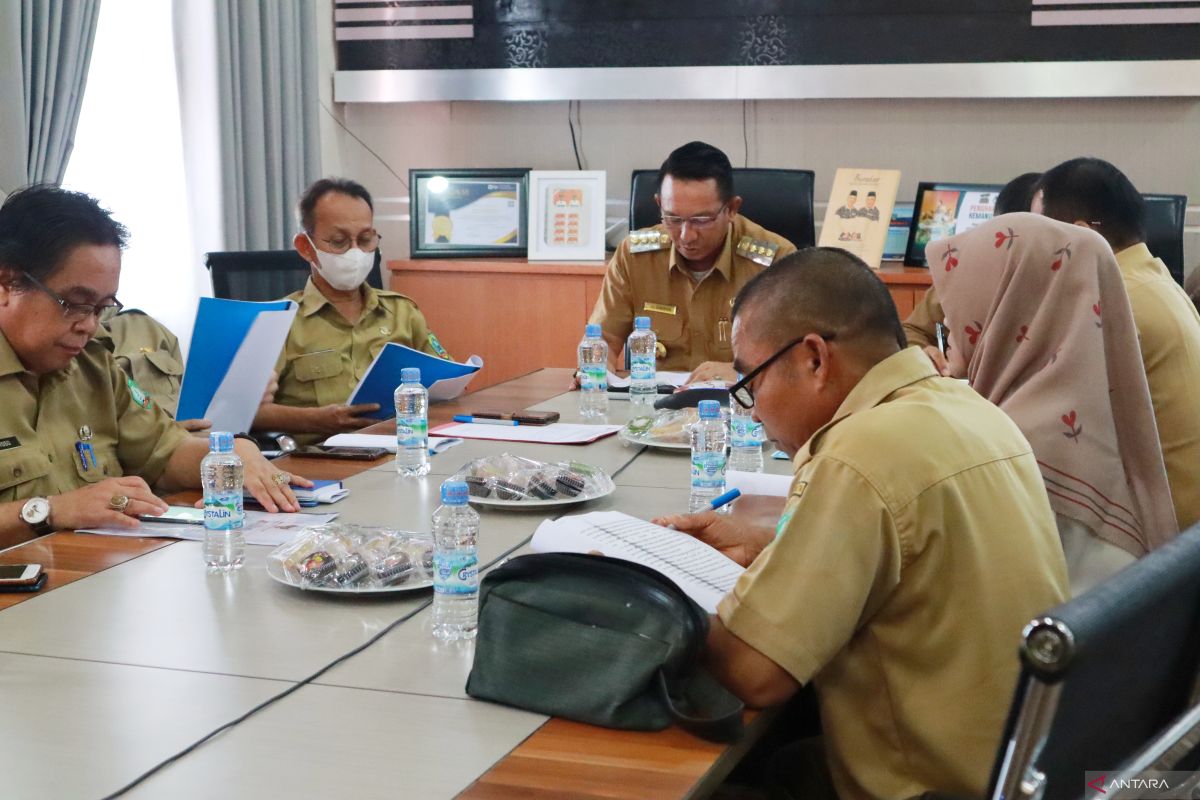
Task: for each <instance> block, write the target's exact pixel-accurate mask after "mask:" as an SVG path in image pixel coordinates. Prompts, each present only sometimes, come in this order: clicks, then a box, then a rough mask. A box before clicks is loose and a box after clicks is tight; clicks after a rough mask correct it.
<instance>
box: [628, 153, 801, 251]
mask: <svg viewBox="0 0 1200 800" xmlns="http://www.w3.org/2000/svg"><path fill="white" fill-rule="evenodd" d="M657 178H658V170H656V169H635V170H634V171H633V177H632V179H631V181H630V188H629V230H631V231H633V230H637V229H638V228H649V227H651V226H652V225H657V224H658V223H659V221H660V219H659V218H660V215H661V212H660V211H659V209H658V204H657V203H655V202H654V190H655V187H654V183H655V180H656V179H657ZM733 192H734V194H737V195H740V196H741V198H742V211H741V213H742V215H743V216H745V217H746V218H747V219H750V220H751V221H753V222H755V223H757V224H759V225H761V226H763V227H764V228H766V229H767V230H769V231H772V232H773V233H777V234H779V235H780V236H782V237H784V238H785V239H787V240H788V241H789V242H791V243H792V244H794V245H796V247H812V246H813V245H814V244H816V243H817V236H816V228H815V224H814V221H813V172H812V170H807V169H735V170H734V171H733Z"/></svg>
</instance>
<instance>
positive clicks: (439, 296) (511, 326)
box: [388, 259, 930, 391]
mask: <svg viewBox="0 0 1200 800" xmlns="http://www.w3.org/2000/svg"><path fill="white" fill-rule="evenodd" d="M604 268H605V265H604V264H603V263H601V262H595V263H578V262H577V263H551V262H546V263H541V262H538V263H533V264H531V263H529V262H528V261H525V260H523V259H521V260H518V259H474V260H471V259H462V260H449V259H447V260H443V259H421V260H408V261H389V262H388V269H389V270H390V271H391V284H390V285H391V288H392V289H393V290H395V291H397V292H401V293H403V294H406V295H408V296H409V297H411V298H412V299H413V300H415V301H416V303H417V305H418V306H420V308H421V311H422V313H424V314H425V319H426V321H428V323H429V328H430V330H432V331H434V332H435V333H436V334H437V335H438V338H439V339H441V341H442V344H443V345H445V346H446V349H447V350H449V351H450V353H451V354H452V355H453V356H454V358H455V359H458V360H462V359H465V358H466V357H467V356H469V355H472V354H477V355H479V356H480V357H481V358H483V361H484V368H483V369H482V370H480V373H479V375H478V376H477V377H476V378H475V380H474V381H472V382H471V386H470V388H471V390H472V391H475V390H479V389H482V388H484V387H486V386H492V385H494V384H497V383H501V382H502V381H507V380H510V379H512V378H515V377H517V376H519V375H524V374H526V373H528V372H532V371H533V370H535V369H541V368H543V367H573V366H574V365H575V358H576V356H575V348H576V346H577V345H578V344H579V339H580V337H582V335H583V326H584V324H586V322H587V318H588V315H589V314H590V313H591V311H592V307H593V306H594V305H595V304H596V298H597V297H599V296H600V284H601V283H602V282H603V280H604ZM879 277H880V278H882V279H883V281H884V283H886V284H887V287H888V291H889V292H891V295H892V299H893V300H894V301H895V302H896V308H897V310H898V311H899V312H900V319H904V318H905V317H907V316H908V315H909V313H910V312H911V311H912V309H913V306H914V305H915V304H916V303H917V301H918V300H920V299H921V296H922V295H923V294H924V293H925V291H926V290H927V289H928V288H929V285H930V279H929V271H928V270H925V269H914V268H906V267H893V266H890V265H889V266H885V267H884V268H883V269H881V270H880V271H879Z"/></svg>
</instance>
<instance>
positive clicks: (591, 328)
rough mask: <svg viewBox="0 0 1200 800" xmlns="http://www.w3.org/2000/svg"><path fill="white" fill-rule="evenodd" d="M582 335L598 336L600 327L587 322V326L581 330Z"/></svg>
mask: <svg viewBox="0 0 1200 800" xmlns="http://www.w3.org/2000/svg"><path fill="white" fill-rule="evenodd" d="M583 335H584V336H599V335H600V326H599V325H597V324H596V323H594V322H589V323H588V326H587V327H586V328H584V329H583Z"/></svg>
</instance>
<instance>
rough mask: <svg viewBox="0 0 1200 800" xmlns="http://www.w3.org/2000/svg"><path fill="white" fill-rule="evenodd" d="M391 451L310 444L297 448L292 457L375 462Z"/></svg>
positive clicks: (379, 448) (381, 448) (378, 448)
mask: <svg viewBox="0 0 1200 800" xmlns="http://www.w3.org/2000/svg"><path fill="white" fill-rule="evenodd" d="M389 452H390V451H389V450H387V449H386V448H383V447H346V446H342V445H324V444H310V445H308V446H307V447H297V448H296V449H295V450H293V451H292V452H290V453H288V455H290V456H300V457H301V458H303V457H308V458H343V459H347V460H349V461H374V460H375V459H377V458H383V457H384V456H386V455H387V454H388V453H389Z"/></svg>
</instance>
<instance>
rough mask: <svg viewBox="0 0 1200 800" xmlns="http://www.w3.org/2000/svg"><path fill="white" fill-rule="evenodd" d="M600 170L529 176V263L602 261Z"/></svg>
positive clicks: (538, 172) (540, 172)
mask: <svg viewBox="0 0 1200 800" xmlns="http://www.w3.org/2000/svg"><path fill="white" fill-rule="evenodd" d="M605 179H606V173H605V172H604V171H603V170H580V171H576V170H562V171H559V170H534V171H533V172H530V173H529V260H530V261H603V260H604V250H605V246H604V245H605V241H604V234H605V210H606V206H605V189H606V186H605Z"/></svg>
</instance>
